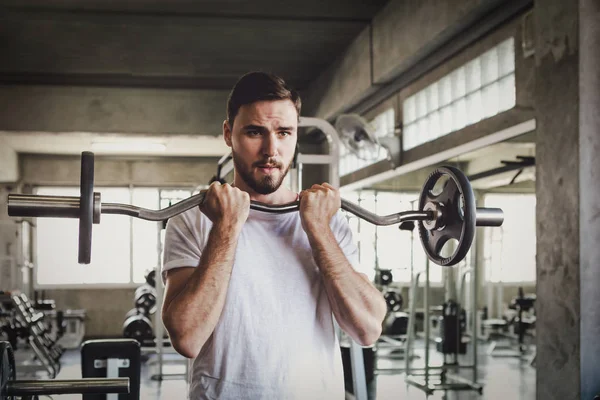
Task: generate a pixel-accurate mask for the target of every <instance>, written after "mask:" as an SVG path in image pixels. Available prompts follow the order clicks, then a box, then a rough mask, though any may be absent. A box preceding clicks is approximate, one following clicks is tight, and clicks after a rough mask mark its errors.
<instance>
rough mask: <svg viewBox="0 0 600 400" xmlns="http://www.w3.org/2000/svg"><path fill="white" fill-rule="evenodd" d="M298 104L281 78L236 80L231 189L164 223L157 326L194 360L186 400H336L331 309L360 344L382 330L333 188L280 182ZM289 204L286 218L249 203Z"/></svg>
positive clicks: (377, 304)
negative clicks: (295, 207) (292, 206)
mask: <svg viewBox="0 0 600 400" xmlns="http://www.w3.org/2000/svg"><path fill="white" fill-rule="evenodd" d="M300 104H301V102H300V98H299V96H298V94H297V93H296V92H295V91H293V90H290V89H289V88H288V87H287V86H286V84H285V82H284V81H283V80H282V79H281V78H279V77H277V76H274V75H270V74H265V73H258V72H254V73H249V74H247V75H244V76H243V77H242V78H241V79H240V80H239V81H238V82H237V84H236V85H235V86H234V88H233V90H232V92H231V94H230V96H229V99H228V104H227V119H226V120H225V121H224V122H223V137H224V139H225V142H226V143H227V145H228V146H229V147H231V151H232V155H233V162H234V180H233V184H232V185H229V184H220V183H219V182H214V183H212V184H211V185H210V187H209V189H208V191H207V193H206V199H205V202H204V203H203V204H202V205H201V206H200V208H199V209H192V210H189V211H188V212H185V213H183V214H180V215H178V216H177V217H174V218H173V219H171V220H170V221H169V223H168V224H167V229H166V236H165V249H164V266H163V279H164V280H165V298H164V304H163V321H164V324H165V327H166V329H167V331H168V332H169V336H170V338H171V342H172V345H173V347H174V348H175V350H177V351H178V352H179V353H180V354H182V355H183V356H185V357H188V358H191V359H193V362H192V367H191V372H190V389H189V396H190V398H192V399H217V398H218V399H342V398H343V397H344V388H343V372H342V365H341V355H340V349H339V343H338V342H337V338H336V335H335V331H334V322H333V317H332V314H333V315H334V316H335V319H336V321H337V322H338V324H339V326H340V327H341V328H342V329H343V330H344V331H345V332H346V333H347V334H348V335H350V336H351V337H352V338H354V339H355V340H356V341H357V342H358V343H360V344H362V345H371V344H372V343H374V342H375V341H376V340H377V338H378V337H379V335H380V333H381V324H382V321H383V318H384V315H385V312H386V305H385V301H384V300H383V298H382V296H381V294H380V293H379V292H378V291H377V289H375V287H374V286H373V285H372V284H371V283H370V282H369V281H368V279H367V278H366V276H365V275H364V274H360V273H358V272H356V271H355V269H354V268H353V266H356V265H357V249H356V247H355V245H354V244H353V242H352V235H351V231H350V229H349V226H348V224H347V222H346V220H345V218H344V217H343V215H342V213H341V211H340V204H341V203H340V196H339V193H338V191H337V190H336V189H335V188H333V187H332V186H330V185H329V184H327V183H324V184H323V185H314V186H313V187H312V188H310V189H309V190H304V191H302V192H301V193H299V194H298V193H294V192H292V191H291V190H289V189H288V188H286V187H285V186H284V185H282V182H283V179H284V178H285V176H286V174H287V172H288V170H289V168H290V165H291V163H292V159H293V157H294V150H295V148H296V143H297V140H298V119H299V115H300V108H301V107H300ZM298 199H299V200H300V210H299V212H294V213H286V214H272V213H265V212H261V211H256V210H250V208H249V207H250V201H251V200H255V201H259V202H262V203H267V204H271V205H273V204H284V203H290V202H293V201H296V200H298Z"/></svg>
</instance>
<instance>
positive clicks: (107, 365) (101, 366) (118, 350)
mask: <svg viewBox="0 0 600 400" xmlns="http://www.w3.org/2000/svg"><path fill="white" fill-rule="evenodd" d="M140 358H141V349H140V344H139V342H138V341H137V340H134V339H110V340H88V341H86V342H84V343H83V344H82V345H81V376H82V377H83V378H129V393H123V394H84V395H83V400H139V399H140V377H141V369H142V363H141V360H140Z"/></svg>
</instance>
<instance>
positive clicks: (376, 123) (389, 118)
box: [339, 108, 395, 176]
mask: <svg viewBox="0 0 600 400" xmlns="http://www.w3.org/2000/svg"><path fill="white" fill-rule="evenodd" d="M394 114H395V113H394V109H393V108H389V109H387V110H386V111H384V112H382V113H381V114H379V115H378V116H376V117H375V118H374V119H373V120H372V121H369V123H370V124H371V125H372V126H373V128H374V130H375V136H376V137H384V136H389V135H393V134H394V118H395V115H394ZM386 157H387V153H386V151H385V150H384V149H383V148H382V149H381V150H380V151H379V155H378V157H377V158H376V159H375V160H374V161H373V160H370V161H369V160H367V159H366V158H367V157H366V154H360V153H359V154H358V155H356V154H353V153H351V152H350V150H348V149H347V148H346V147H345V146H344V145H343V144H342V145H341V146H340V161H339V162H340V165H339V170H340V176H344V175H347V174H349V173H352V172H354V171H358V170H359V169H361V168H364V167H367V166H369V165H371V164H374V163H376V162H379V161H382V160H385V159H386Z"/></svg>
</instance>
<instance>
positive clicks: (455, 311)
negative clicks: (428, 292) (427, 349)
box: [435, 300, 467, 355]
mask: <svg viewBox="0 0 600 400" xmlns="http://www.w3.org/2000/svg"><path fill="white" fill-rule="evenodd" d="M466 319H467V315H466V313H465V312H464V310H463V309H461V307H460V305H459V304H458V303H457V302H456V301H454V300H448V301H447V302H445V303H444V304H442V315H440V316H439V317H438V324H439V325H440V337H437V338H436V339H435V342H436V348H437V351H439V352H440V353H442V354H451V355H457V354H466V352H467V344H466V343H465V342H464V341H463V336H462V334H463V332H464V331H465V327H466Z"/></svg>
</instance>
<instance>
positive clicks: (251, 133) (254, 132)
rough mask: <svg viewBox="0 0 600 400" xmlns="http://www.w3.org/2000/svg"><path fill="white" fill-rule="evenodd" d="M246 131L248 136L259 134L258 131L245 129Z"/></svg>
mask: <svg viewBox="0 0 600 400" xmlns="http://www.w3.org/2000/svg"><path fill="white" fill-rule="evenodd" d="M246 133H247V134H248V135H250V136H256V135H260V133H259V132H258V131H246Z"/></svg>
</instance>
